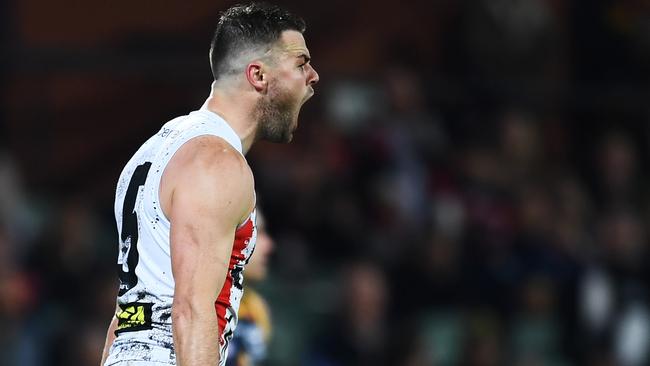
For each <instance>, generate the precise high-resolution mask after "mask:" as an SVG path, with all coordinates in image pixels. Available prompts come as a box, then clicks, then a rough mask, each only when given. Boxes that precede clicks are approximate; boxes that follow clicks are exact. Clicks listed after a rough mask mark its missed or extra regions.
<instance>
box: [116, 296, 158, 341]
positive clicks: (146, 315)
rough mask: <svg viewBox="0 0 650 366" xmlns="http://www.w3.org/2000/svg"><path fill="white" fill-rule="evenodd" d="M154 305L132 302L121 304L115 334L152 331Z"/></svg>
mask: <svg viewBox="0 0 650 366" xmlns="http://www.w3.org/2000/svg"><path fill="white" fill-rule="evenodd" d="M152 305H153V304H152V303H144V302H131V303H128V304H120V309H119V310H118V311H117V314H115V316H117V329H116V330H115V334H116V335H117V334H119V333H123V332H134V331H137V330H145V329H151V307H152Z"/></svg>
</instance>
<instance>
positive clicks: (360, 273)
mask: <svg viewBox="0 0 650 366" xmlns="http://www.w3.org/2000/svg"><path fill="white" fill-rule="evenodd" d="M338 286H339V287H340V288H341V292H340V298H339V299H338V300H339V309H338V311H337V314H336V315H335V316H334V317H333V318H332V319H331V320H330V321H329V322H328V327H327V330H326V331H325V333H323V334H322V335H320V336H318V337H317V338H316V339H315V342H314V344H313V347H314V350H313V353H312V354H311V355H310V357H309V363H310V364H314V365H359V366H363V365H388V364H389V360H388V356H389V355H388V353H387V352H388V346H389V342H390V340H391V329H390V322H389V318H388V312H387V310H388V305H389V303H388V301H389V293H388V287H387V284H386V282H385V278H384V274H383V273H382V272H381V269H380V268H378V267H376V266H375V265H372V264H370V263H360V262H359V263H355V264H354V265H349V266H348V267H347V268H345V269H343V270H342V271H341V274H340V278H339V282H338Z"/></svg>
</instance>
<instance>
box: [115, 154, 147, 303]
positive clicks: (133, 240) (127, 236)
mask: <svg viewBox="0 0 650 366" xmlns="http://www.w3.org/2000/svg"><path fill="white" fill-rule="evenodd" d="M149 168H151V162H146V163H144V164H141V165H138V167H137V168H135V171H134V172H133V175H132V176H131V180H130V181H129V188H128V189H127V190H126V195H125V197H124V205H123V206H122V233H121V235H120V239H121V250H126V251H128V254H127V256H126V259H124V257H123V256H120V257H121V258H122V260H121V261H118V263H117V266H118V268H119V276H120V290H119V293H118V295H119V296H122V295H124V294H125V293H126V292H127V291H129V290H130V289H132V288H133V287H135V285H137V284H138V277H137V276H136V275H135V267H136V266H137V265H138V260H139V255H138V215H137V214H136V213H135V201H136V199H137V198H138V191H139V190H140V187H141V186H143V185H144V182H145V180H146V179H147V174H149ZM127 243H128V244H127ZM124 261H126V266H127V270H126V271H125V270H124V266H123V265H122V264H123V263H124Z"/></svg>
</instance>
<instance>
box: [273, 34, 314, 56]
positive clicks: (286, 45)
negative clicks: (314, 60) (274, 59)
mask: <svg viewBox="0 0 650 366" xmlns="http://www.w3.org/2000/svg"><path fill="white" fill-rule="evenodd" d="M277 48H278V49H279V50H280V51H281V52H282V53H286V54H288V55H289V56H299V55H301V54H304V55H309V50H308V49H307V45H306V44H305V38H304V37H303V36H302V34H301V33H300V32H297V31H294V30H286V31H284V32H282V35H281V36H280V41H279V42H278V46H277Z"/></svg>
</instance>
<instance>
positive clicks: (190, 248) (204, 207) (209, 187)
mask: <svg viewBox="0 0 650 366" xmlns="http://www.w3.org/2000/svg"><path fill="white" fill-rule="evenodd" d="M196 165H197V166H196V167H194V168H193V167H190V168H188V169H184V171H183V177H182V178H181V179H179V180H178V182H177V184H176V187H175V189H174V191H173V196H172V200H171V207H170V222H171V230H170V242H171V243H170V245H171V257H172V272H173V276H174V281H175V283H176V288H175V294H174V296H175V298H180V299H186V298H189V299H193V300H201V299H204V300H206V302H214V300H215V299H216V296H217V294H218V292H219V290H220V288H221V286H222V285H223V281H224V279H225V275H226V271H227V269H228V264H229V261H230V255H231V251H232V245H233V240H234V235H235V230H236V228H237V225H238V224H239V223H240V221H241V220H242V217H244V216H245V215H246V212H247V210H248V207H249V206H250V205H249V202H250V201H251V197H252V184H249V183H248V181H249V177H247V172H246V170H245V169H243V168H242V167H241V166H239V165H237V164H236V162H235V163H228V162H226V163H223V164H218V165H217V166H214V165H212V164H208V165H207V166H204V165H201V164H196Z"/></svg>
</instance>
